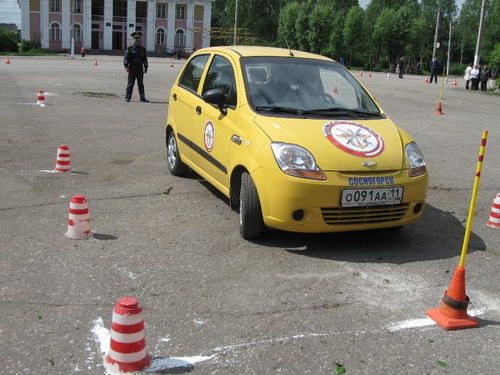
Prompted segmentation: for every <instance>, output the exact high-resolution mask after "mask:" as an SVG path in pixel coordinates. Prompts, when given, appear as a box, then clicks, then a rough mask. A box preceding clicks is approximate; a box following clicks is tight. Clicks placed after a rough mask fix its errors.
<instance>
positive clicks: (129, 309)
mask: <svg viewBox="0 0 500 375" xmlns="http://www.w3.org/2000/svg"><path fill="white" fill-rule="evenodd" d="M150 363H151V359H150V357H149V355H148V353H147V351H146V338H145V334H144V320H143V317H142V308H141V307H140V306H139V302H138V301H137V299H135V298H133V297H124V298H121V299H120V300H119V301H118V303H117V304H116V306H115V308H114V309H113V318H112V322H111V339H110V348H109V354H108V355H107V356H106V358H105V359H104V367H106V369H107V370H109V371H111V372H114V373H118V374H122V373H127V372H135V371H142V370H144V369H145V368H146V367H148V366H149V365H150Z"/></svg>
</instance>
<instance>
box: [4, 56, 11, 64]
mask: <svg viewBox="0 0 500 375" xmlns="http://www.w3.org/2000/svg"><path fill="white" fill-rule="evenodd" d="M5 63H6V64H10V58H9V56H7V58H6V59H5Z"/></svg>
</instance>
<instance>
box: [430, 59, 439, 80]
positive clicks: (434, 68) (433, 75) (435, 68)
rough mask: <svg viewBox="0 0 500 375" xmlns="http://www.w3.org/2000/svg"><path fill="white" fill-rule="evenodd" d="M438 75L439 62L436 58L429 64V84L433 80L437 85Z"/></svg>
mask: <svg viewBox="0 0 500 375" xmlns="http://www.w3.org/2000/svg"><path fill="white" fill-rule="evenodd" d="M438 74H439V61H438V58H437V57H434V60H432V63H431V79H430V80H429V83H432V79H434V82H436V83H438Z"/></svg>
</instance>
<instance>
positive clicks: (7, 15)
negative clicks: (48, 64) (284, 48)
mask: <svg viewBox="0 0 500 375" xmlns="http://www.w3.org/2000/svg"><path fill="white" fill-rule="evenodd" d="M370 1H371V0H359V5H360V6H361V7H362V8H366V7H367V5H368V4H369V3H370ZM463 2H464V0H456V4H457V7H458V9H460V7H461V6H462V3H463ZM0 23H15V24H16V25H17V27H18V28H21V9H19V6H18V5H17V0H0Z"/></svg>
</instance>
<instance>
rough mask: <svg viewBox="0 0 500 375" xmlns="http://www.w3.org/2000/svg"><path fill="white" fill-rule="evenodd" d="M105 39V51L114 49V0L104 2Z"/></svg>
mask: <svg viewBox="0 0 500 375" xmlns="http://www.w3.org/2000/svg"><path fill="white" fill-rule="evenodd" d="M108 24H109V26H108ZM103 39H104V45H103V49H106V50H110V49H113V0H104V32H103Z"/></svg>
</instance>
